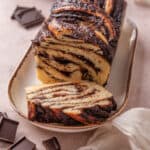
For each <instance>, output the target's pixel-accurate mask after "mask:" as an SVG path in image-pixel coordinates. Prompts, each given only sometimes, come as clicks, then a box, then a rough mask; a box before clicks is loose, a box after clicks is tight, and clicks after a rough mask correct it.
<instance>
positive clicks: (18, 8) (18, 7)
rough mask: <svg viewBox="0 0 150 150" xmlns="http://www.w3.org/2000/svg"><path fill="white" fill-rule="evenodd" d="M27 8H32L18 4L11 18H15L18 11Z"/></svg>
mask: <svg viewBox="0 0 150 150" xmlns="http://www.w3.org/2000/svg"><path fill="white" fill-rule="evenodd" d="M27 9H30V8H28V7H21V6H17V7H16V9H15V10H14V12H13V14H12V16H11V19H15V15H16V13H19V12H21V11H24V10H27Z"/></svg>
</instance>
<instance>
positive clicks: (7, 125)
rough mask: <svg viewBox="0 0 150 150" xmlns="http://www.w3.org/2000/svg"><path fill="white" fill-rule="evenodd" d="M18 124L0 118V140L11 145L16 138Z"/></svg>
mask: <svg viewBox="0 0 150 150" xmlns="http://www.w3.org/2000/svg"><path fill="white" fill-rule="evenodd" d="M18 124H19V123H18V122H17V121H14V120H11V119H8V118H5V117H3V116H1V123H0V140H2V141H5V142H9V143H13V142H14V140H15V136H16V131H17V127H18Z"/></svg>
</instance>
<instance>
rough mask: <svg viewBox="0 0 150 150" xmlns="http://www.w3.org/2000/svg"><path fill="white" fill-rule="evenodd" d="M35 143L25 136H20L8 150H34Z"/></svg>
mask: <svg viewBox="0 0 150 150" xmlns="http://www.w3.org/2000/svg"><path fill="white" fill-rule="evenodd" d="M35 149H36V145H35V144H34V143H33V142H31V141H30V140H28V139H27V138H26V137H23V138H21V139H20V140H19V141H17V142H16V143H15V144H13V145H12V146H11V147H10V148H9V149H8V150H35Z"/></svg>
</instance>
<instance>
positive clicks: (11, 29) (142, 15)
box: [0, 0, 150, 150]
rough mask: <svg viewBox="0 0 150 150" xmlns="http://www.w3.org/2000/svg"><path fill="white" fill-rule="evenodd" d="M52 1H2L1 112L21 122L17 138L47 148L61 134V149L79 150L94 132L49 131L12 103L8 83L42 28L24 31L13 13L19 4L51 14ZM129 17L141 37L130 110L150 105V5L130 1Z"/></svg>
mask: <svg viewBox="0 0 150 150" xmlns="http://www.w3.org/2000/svg"><path fill="white" fill-rule="evenodd" d="M51 2H52V1H51V0H38V1H37V0H30V1H29V0H1V1H0V54H1V59H0V111H5V112H7V113H8V115H9V116H10V117H11V118H13V119H15V120H18V121H19V122H20V125H19V128H18V132H17V136H16V140H17V139H19V138H20V137H22V136H26V137H28V138H29V139H30V140H32V141H33V142H35V143H36V144H37V148H38V149H39V150H44V148H43V146H42V144H41V141H42V140H44V139H47V138H49V137H52V136H56V137H58V139H59V141H60V143H61V145H62V150H76V149H77V148H78V147H80V146H83V145H85V143H86V141H87V139H88V138H89V137H90V136H91V135H92V133H93V131H90V132H85V133H77V134H65V133H55V132H49V131H46V130H43V129H40V128H37V127H34V126H33V125H30V124H29V123H28V122H27V121H25V120H24V119H22V118H21V117H20V116H19V115H18V114H17V113H15V112H14V110H13V109H12V108H11V106H10V104H9V98H8V95H7V85H8V81H9V79H10V77H11V73H12V71H13V70H14V68H15V66H16V64H17V63H18V62H19V61H20V59H21V57H22V56H23V55H24V53H25V51H26V50H27V48H28V47H29V45H30V43H31V42H30V41H31V40H32V39H33V38H34V36H35V34H36V33H37V31H38V30H39V28H40V27H35V28H32V29H30V30H25V29H24V28H22V27H21V26H20V25H19V24H18V23H17V22H16V21H12V20H11V19H10V16H11V14H12V12H13V10H14V9H15V7H16V5H22V6H36V7H37V8H39V9H41V10H42V12H43V14H44V15H45V16H48V14H49V9H50V6H51ZM127 16H128V18H130V19H131V20H132V21H134V22H135V23H136V25H137V27H138V31H139V36H138V42H137V47H136V53H135V60H134V67H133V75H132V82H131V88H130V95H129V103H128V106H127V109H129V108H133V107H150V99H149V98H150V48H149V47H150V38H149V36H150V7H141V6H137V5H135V4H134V3H133V0H128V8H127ZM7 147H8V144H4V143H2V142H0V149H1V150H6V148H7Z"/></svg>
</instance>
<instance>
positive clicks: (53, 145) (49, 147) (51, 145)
mask: <svg viewBox="0 0 150 150" xmlns="http://www.w3.org/2000/svg"><path fill="white" fill-rule="evenodd" d="M43 145H44V146H45V148H46V150H61V147H60V144H59V142H58V140H57V138H56V137H52V138H51V139H48V140H45V141H43Z"/></svg>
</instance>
